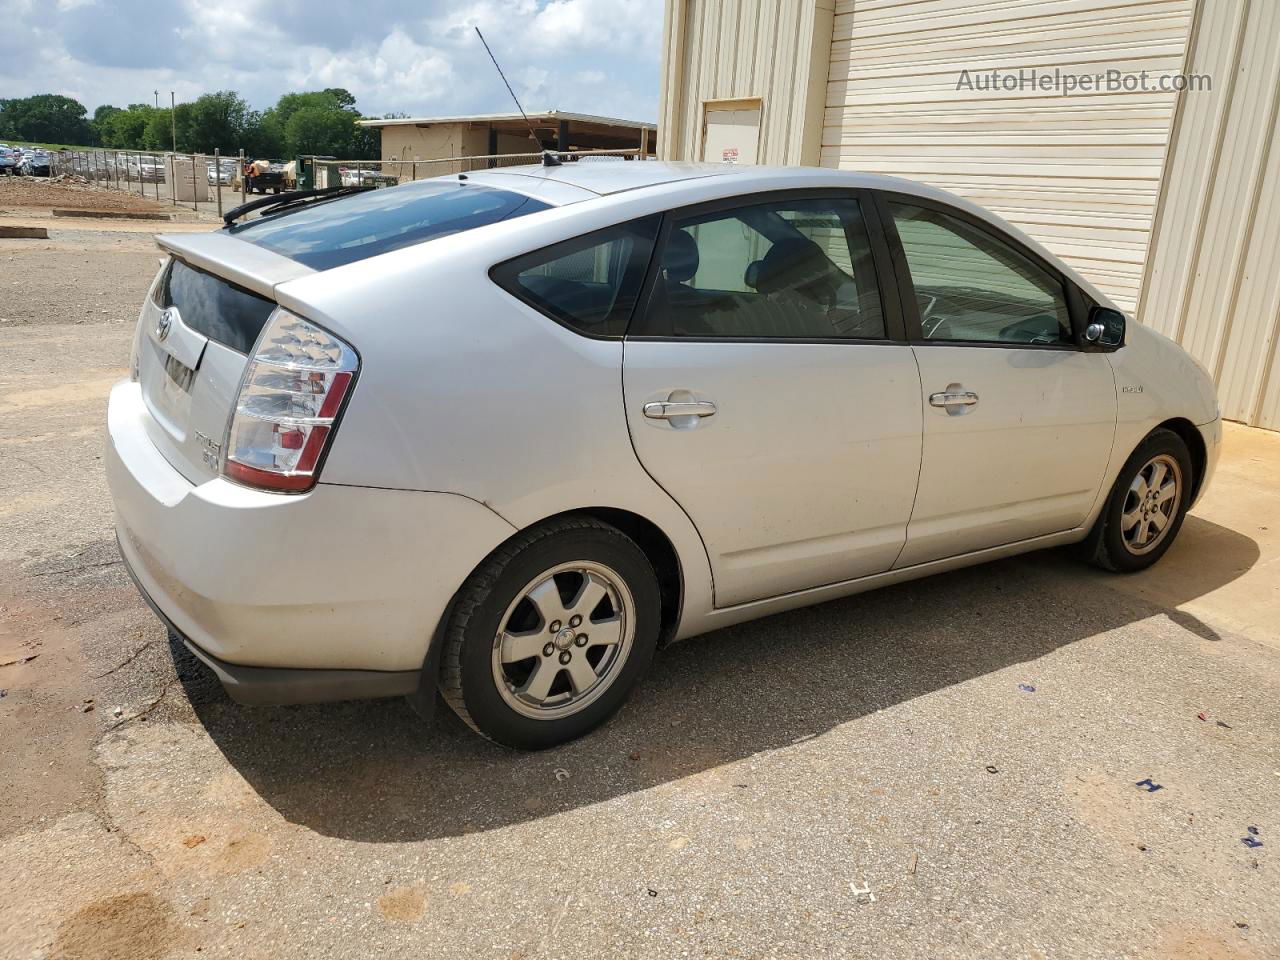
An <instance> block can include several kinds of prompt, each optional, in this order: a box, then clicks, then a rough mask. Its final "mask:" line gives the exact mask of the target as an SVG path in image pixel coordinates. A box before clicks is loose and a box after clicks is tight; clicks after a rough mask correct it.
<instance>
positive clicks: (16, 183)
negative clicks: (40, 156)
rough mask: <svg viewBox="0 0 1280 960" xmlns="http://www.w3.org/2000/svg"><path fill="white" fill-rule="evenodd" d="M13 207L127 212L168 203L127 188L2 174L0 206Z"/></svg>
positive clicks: (160, 207) (154, 208)
mask: <svg viewBox="0 0 1280 960" xmlns="http://www.w3.org/2000/svg"><path fill="white" fill-rule="evenodd" d="M147 186H152V185H151V184H148V185H147ZM10 207H46V208H47V207H60V208H71V209H75V210H106V211H124V212H127V213H163V212H164V211H165V207H164V206H163V205H162V204H159V203H157V202H156V201H155V200H149V199H146V198H144V197H141V196H139V195H138V194H137V193H130V192H129V191H127V190H105V189H102V188H101V187H97V186H92V185H89V184H77V183H69V182H58V181H56V180H48V179H46V178H44V177H0V210H4V209H6V208H10Z"/></svg>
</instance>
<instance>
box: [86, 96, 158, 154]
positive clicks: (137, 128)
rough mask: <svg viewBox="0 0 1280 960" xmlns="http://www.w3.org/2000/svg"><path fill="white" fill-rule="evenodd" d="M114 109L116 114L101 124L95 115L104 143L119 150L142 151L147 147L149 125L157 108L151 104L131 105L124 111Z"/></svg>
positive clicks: (112, 114)
mask: <svg viewBox="0 0 1280 960" xmlns="http://www.w3.org/2000/svg"><path fill="white" fill-rule="evenodd" d="M99 109H101V108H99ZM112 109H113V110H114V111H115V112H114V113H111V114H109V115H107V116H106V117H105V118H104V119H103V121H102V122H101V124H99V123H98V120H97V118H96V116H97V115H96V114H95V119H94V123H95V125H97V126H98V127H99V136H100V137H101V140H102V143H103V144H104V145H105V146H108V147H115V148H116V149H118V150H142V149H143V148H144V147H145V146H146V130H147V123H148V121H150V119H151V115H152V114H153V113H155V107H153V106H151V104H149V103H131V104H129V106H128V107H126V108H125V109H123V110H117V109H115V108H114V107H113V108H112Z"/></svg>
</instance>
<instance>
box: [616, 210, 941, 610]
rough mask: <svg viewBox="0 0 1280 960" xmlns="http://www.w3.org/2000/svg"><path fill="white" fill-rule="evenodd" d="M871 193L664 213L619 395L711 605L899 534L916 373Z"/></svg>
mask: <svg viewBox="0 0 1280 960" xmlns="http://www.w3.org/2000/svg"><path fill="white" fill-rule="evenodd" d="M868 203H869V201H868V200H867V198H866V196H865V195H858V194H855V193H853V192H849V191H846V192H843V193H837V192H830V191H828V192H826V193H817V194H813V193H804V194H801V193H793V192H785V193H781V194H767V195H756V196H753V197H751V198H743V197H739V198H736V199H732V200H726V201H718V202H716V203H713V204H706V205H702V206H699V207H692V208H686V209H682V210H678V211H673V212H670V213H668V214H667V215H666V217H665V218H664V223H663V230H662V235H661V238H660V244H661V246H660V249H659V252H658V261H657V269H656V270H654V271H653V272H652V276H651V278H650V290H649V296H648V301H647V305H646V306H645V307H644V308H643V309H642V310H641V311H639V312H638V313H637V316H636V318H635V319H634V320H633V322H632V326H631V328H630V329H629V331H628V335H627V337H626V341H625V345H624V352H623V393H624V401H625V404H626V415H627V422H628V425H629V427H630V430H631V437H632V442H633V444H634V445H635V450H636V453H637V455H638V456H639V458H640V461H641V462H642V463H643V465H644V467H645V469H646V470H647V471H648V472H649V474H650V475H651V476H653V478H654V479H655V480H656V481H657V482H658V483H659V484H661V485H662V486H663V487H664V488H665V489H666V490H667V492H668V493H669V494H670V495H671V496H672V497H673V498H674V499H675V500H676V501H677V502H678V503H679V504H680V506H681V507H682V508H683V509H684V510H685V512H686V513H687V514H688V515H689V517H690V518H691V519H692V521H693V523H694V525H695V526H696V527H697V528H698V531H699V532H700V534H701V535H702V538H703V542H704V543H705V545H706V548H707V552H708V555H709V559H710V562H711V567H712V572H713V576H714V581H715V583H714V588H715V601H716V605H717V606H722V607H723V606H729V605H732V604H738V603H744V602H747V601H751V600H756V599H760V598H764V597H772V596H778V595H781V594H784V593H788V592H791V591H795V590H802V589H804V588H806V587H813V586H818V585H822V584H828V583H835V582H839V581H842V580H848V579H852V578H855V577H860V576H865V575H867V574H873V573H879V572H881V571H884V570H888V569H889V568H890V567H891V566H892V565H893V562H894V560H895V559H896V558H897V556H898V553H899V552H900V551H901V549H902V546H903V544H904V542H905V539H906V525H907V520H908V519H909V517H910V512H911V503H912V498H913V496H914V493H915V484H916V477H917V473H918V470H919V463H920V428H921V423H920V421H921V412H920V400H919V390H920V382H919V377H918V375H917V372H916V364H915V360H914V358H913V356H912V352H911V348H910V347H909V346H908V345H907V344H906V343H905V342H904V340H903V329H902V326H901V317H900V312H899V308H898V304H897V295H896V289H895V288H894V287H893V285H892V284H884V283H882V282H881V279H882V278H888V277H891V276H892V274H891V272H890V264H889V257H888V248H887V247H886V246H885V244H884V239H883V236H882V235H881V233H880V231H879V228H878V225H877V224H876V214H875V212H874V209H873V208H872V207H869V206H868Z"/></svg>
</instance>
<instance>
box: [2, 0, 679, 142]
mask: <svg viewBox="0 0 1280 960" xmlns="http://www.w3.org/2000/svg"><path fill="white" fill-rule="evenodd" d="M0 24H2V25H3V29H0V62H3V63H4V64H5V65H6V70H5V81H4V84H3V89H2V90H0V96H6V97H21V96H27V95H30V94H33V93H62V94H65V95H67V96H70V97H75V98H76V99H77V100H79V101H80V102H82V103H84V104H85V106H87V107H88V108H89V110H90V112H91V113H92V111H93V108H94V107H96V106H98V105H99V104H101V103H112V104H115V105H117V106H125V105H127V104H129V103H152V102H154V95H153V91H154V90H157V89H158V90H160V99H161V102H162V103H165V102H167V101H168V99H169V91H170V90H174V91H176V92H177V96H178V99H179V100H180V101H181V100H190V99H194V98H195V97H197V96H199V95H200V94H201V93H205V92H208V91H211V90H221V89H234V90H238V91H239V92H240V93H241V94H242V95H243V96H244V97H245V98H246V99H247V100H248V101H249V102H250V104H252V105H253V106H254V107H257V108H263V107H267V106H270V105H271V104H272V103H274V102H275V100H276V98H277V97H279V96H280V94H281V93H284V92H287V91H291V90H314V89H321V88H323V87H346V88H347V89H348V90H350V91H351V92H352V93H353V94H355V96H356V100H357V107H358V108H359V109H360V110H361V111H362V112H364V113H366V114H383V113H386V112H388V111H392V110H395V111H400V112H404V113H408V114H410V115H413V116H430V115H447V114H457V113H488V112H497V111H504V112H505V111H508V110H510V109H512V106H511V102H510V98H509V97H508V95H507V93H506V90H505V89H504V88H503V87H502V84H501V81H500V80H499V79H498V77H497V75H496V74H495V73H494V70H493V66H492V65H491V64H490V63H489V60H488V58H487V57H486V56H485V54H484V49H483V48H482V47H481V46H480V43H479V41H478V40H477V39H476V36H475V31H474V30H473V29H472V27H473V26H477V25H478V26H479V27H480V29H481V30H483V31H484V34H485V37H486V38H487V39H488V41H489V44H490V46H492V47H493V49H494V53H495V54H497V56H498V60H499V62H500V63H501V64H502V66H503V68H504V69H505V70H506V71H507V76H508V78H509V79H510V80H511V85H512V86H513V87H515V90H516V93H517V94H518V95H519V96H520V98H521V101H522V102H523V104H524V106H525V108H526V109H528V110H547V109H557V110H569V111H576V112H579V113H598V114H604V115H607V116H614V117H623V118H626V119H634V120H650V121H651V120H655V119H656V117H657V109H658V75H659V68H660V60H661V55H660V46H661V37H662V0H455V2H444V0H418V2H413V0H235V2H228V0H212V2H210V0H0Z"/></svg>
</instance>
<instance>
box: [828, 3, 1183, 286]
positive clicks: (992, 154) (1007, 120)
mask: <svg viewBox="0 0 1280 960" xmlns="http://www.w3.org/2000/svg"><path fill="white" fill-rule="evenodd" d="M1192 8H1193V0H1158V2H1133V0H998V2H997V0H839V2H837V4H836V10H835V14H836V16H835V25H834V31H833V39H832V48H831V72H830V78H829V83H828V91H827V106H826V115H825V119H824V125H823V134H822V163H823V165H825V166H838V167H843V168H847V169H857V170H865V171H869V172H875V173H888V174H894V175H898V176H904V177H909V178H911V179H915V180H922V181H926V182H929V183H933V184H936V185H938V186H940V187H942V188H944V189H947V190H951V191H953V192H955V193H958V194H961V195H963V196H966V197H969V198H970V199H972V200H974V201H975V202H977V203H980V204H982V205H983V206H986V207H988V208H990V209H992V210H995V211H997V212H998V213H1000V214H1001V215H1002V216H1003V217H1005V218H1006V219H1007V220H1009V221H1011V222H1013V223H1016V224H1018V225H1019V226H1021V227H1022V228H1023V229H1024V230H1026V231H1027V232H1028V233H1029V234H1031V235H1032V236H1034V237H1035V238H1036V239H1038V240H1040V241H1041V242H1042V243H1044V244H1045V245H1046V246H1048V247H1049V248H1050V249H1052V250H1054V251H1055V252H1056V253H1058V254H1059V255H1060V256H1062V257H1063V258H1064V259H1065V260H1067V261H1068V262H1070V263H1071V264H1072V265H1074V266H1076V267H1077V268H1078V269H1080V270H1081V271H1082V272H1083V273H1085V274H1086V275H1087V276H1088V277H1089V278H1090V279H1092V280H1093V281H1094V282H1095V283H1097V284H1098V285H1099V286H1100V287H1102V288H1103V289H1104V290H1106V291H1107V293H1108V294H1109V295H1110V296H1112V297H1113V298H1114V299H1115V300H1116V301H1117V302H1118V303H1120V304H1121V305H1122V306H1125V307H1126V308H1132V307H1133V305H1134V304H1135V302H1136V300H1137V297H1138V292H1139V287H1140V285H1141V278H1142V268H1143V262H1144V260H1145V257H1146V252H1147V241H1148V238H1149V236H1150V231H1151V226H1152V222H1153V218H1154V214H1155V209H1156V203H1157V198H1158V195H1159V190H1160V178H1161V171H1162V169H1163V163H1164V156H1165V150H1166V147H1167V144H1168V140H1169V134H1170V129H1171V126H1172V119H1173V114H1174V108H1175V103H1176V95H1174V94H1172V93H1170V94H1160V93H1152V92H1146V93H1143V92H1135V93H1124V92H1118V93H1089V94H1081V93H1077V94H1075V95H1073V96H1070V97H1064V96H1062V95H1060V94H1058V93H1055V92H1045V91H1033V90H1019V91H1014V92H1006V91H1000V92H982V91H976V90H957V89H956V84H957V80H958V78H959V76H960V72H961V70H962V69H967V70H969V71H970V73H971V74H977V73H980V72H983V71H986V72H990V71H991V70H993V69H998V70H1000V71H1001V72H1016V71H1017V70H1019V69H1022V68H1027V69H1031V68H1036V69H1039V70H1041V71H1045V70H1048V71H1050V72H1051V71H1052V70H1053V69H1054V68H1055V67H1056V68H1060V69H1061V70H1062V71H1063V72H1068V73H1075V74H1086V73H1088V74H1096V73H1103V72H1105V71H1106V70H1108V69H1110V68H1115V69H1118V70H1122V71H1124V72H1126V73H1136V72H1139V71H1142V70H1147V71H1148V72H1149V73H1151V74H1153V75H1154V74H1163V73H1169V74H1175V73H1178V72H1179V71H1181V70H1182V68H1183V61H1184V57H1185V53H1186V43H1187V37H1188V34H1189V32H1190V23H1191V14H1192Z"/></svg>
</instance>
